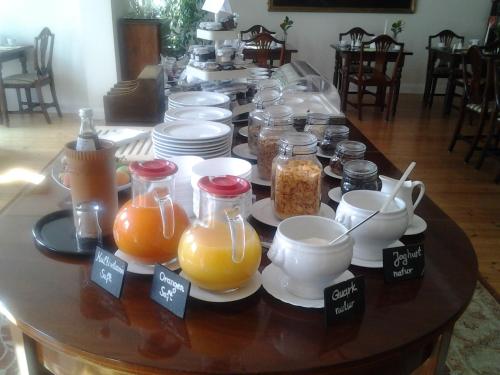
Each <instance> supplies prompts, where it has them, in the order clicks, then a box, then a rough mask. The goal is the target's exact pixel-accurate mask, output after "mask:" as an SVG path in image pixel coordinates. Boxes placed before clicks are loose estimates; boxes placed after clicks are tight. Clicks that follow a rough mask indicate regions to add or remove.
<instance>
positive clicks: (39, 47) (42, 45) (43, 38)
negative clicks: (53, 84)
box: [34, 27, 55, 77]
mask: <svg viewBox="0 0 500 375" xmlns="http://www.w3.org/2000/svg"><path fill="white" fill-rule="evenodd" d="M54 37H55V35H54V34H52V32H51V31H50V29H49V28H48V27H44V28H43V30H42V31H41V32H40V34H39V35H38V36H37V37H35V55H34V63H35V72H36V73H37V75H38V76H39V77H44V76H47V75H52V53H53V51H54Z"/></svg>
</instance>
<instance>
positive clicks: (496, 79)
mask: <svg viewBox="0 0 500 375" xmlns="http://www.w3.org/2000/svg"><path fill="white" fill-rule="evenodd" d="M493 64H494V65H493V85H494V96H495V105H494V106H493V108H492V111H491V115H490V120H489V123H488V125H489V126H488V129H487V130H486V134H485V140H484V144H483V147H482V150H481V154H480V156H479V159H478V161H477V163H476V169H479V168H481V167H482V165H483V162H484V159H485V158H486V157H487V156H490V155H493V156H495V155H496V156H497V157H498V155H499V154H500V153H499V151H500V148H499V143H500V61H495V62H494V63H493ZM499 176H500V174H499V175H498V176H497V178H496V179H495V182H498V178H499Z"/></svg>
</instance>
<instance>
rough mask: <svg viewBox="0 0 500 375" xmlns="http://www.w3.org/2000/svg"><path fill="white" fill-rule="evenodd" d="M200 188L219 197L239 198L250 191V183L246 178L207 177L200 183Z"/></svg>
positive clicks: (229, 176)
mask: <svg viewBox="0 0 500 375" xmlns="http://www.w3.org/2000/svg"><path fill="white" fill-rule="evenodd" d="M198 187H199V188H200V189H201V190H203V191H206V192H207V193H210V194H212V195H215V196H217V197H237V196H238V195H242V194H244V193H246V192H247V191H249V190H250V183H249V182H248V181H247V180H245V179H244V178H241V177H237V176H231V175H225V176H216V177H213V176H205V177H202V178H201V179H200V180H199V181H198Z"/></svg>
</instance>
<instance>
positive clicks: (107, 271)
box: [90, 247, 128, 298]
mask: <svg viewBox="0 0 500 375" xmlns="http://www.w3.org/2000/svg"><path fill="white" fill-rule="evenodd" d="M127 266H128V264H127V262H125V261H123V260H121V259H120V258H117V257H116V256H114V255H113V254H111V253H110V252H109V251H106V250H103V249H101V248H100V247H97V248H96V251H95V256H94V263H93V264H92V273H91V275H90V279H91V280H92V281H93V282H94V283H96V284H97V285H99V286H100V287H101V288H103V289H105V290H106V291H108V292H109V293H111V294H112V295H113V296H115V297H116V298H120V296H121V294H122V289H123V279H124V277H125V272H127Z"/></svg>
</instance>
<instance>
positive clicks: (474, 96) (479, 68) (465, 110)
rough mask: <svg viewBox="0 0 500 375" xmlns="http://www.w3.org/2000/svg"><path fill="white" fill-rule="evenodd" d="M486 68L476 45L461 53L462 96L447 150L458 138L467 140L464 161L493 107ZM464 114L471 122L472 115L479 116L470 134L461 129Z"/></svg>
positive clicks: (451, 147)
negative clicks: (474, 128)
mask: <svg viewBox="0 0 500 375" xmlns="http://www.w3.org/2000/svg"><path fill="white" fill-rule="evenodd" d="M487 69H488V66H487V62H486V61H485V60H484V58H483V56H482V54H481V50H480V49H479V47H478V46H472V47H470V48H469V49H468V51H467V53H465V54H463V56H462V79H463V81H464V96H463V99H462V105H461V107H460V114H459V117H458V120H457V124H456V126H455V130H454V132H453V136H452V139H451V142H450V145H449V146H448V151H450V152H451V151H453V149H454V148H455V145H456V143H457V141H458V140H462V141H465V142H467V143H468V144H469V145H470V148H469V151H468V152H467V154H466V156H465V161H466V162H468V161H469V159H470V157H471V156H472V154H473V152H474V151H475V150H476V149H477V145H478V143H479V140H480V138H481V136H482V134H483V129H484V126H485V123H486V119H487V116H488V113H489V112H490V110H492V109H493V105H492V104H493V103H492V102H490V100H489V99H490V97H489V95H488V91H489V90H488V87H487V83H488V82H487V80H486V79H485V77H486V72H487ZM466 115H469V118H470V122H471V123H472V120H473V118H474V117H479V124H478V127H477V129H476V132H475V133H474V134H471V132H470V130H469V129H463V124H464V121H465V117H466Z"/></svg>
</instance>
